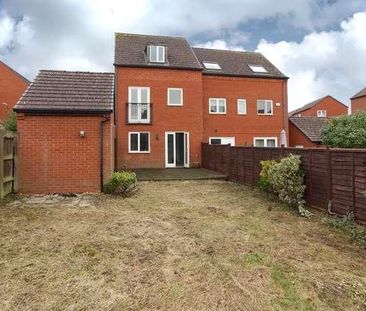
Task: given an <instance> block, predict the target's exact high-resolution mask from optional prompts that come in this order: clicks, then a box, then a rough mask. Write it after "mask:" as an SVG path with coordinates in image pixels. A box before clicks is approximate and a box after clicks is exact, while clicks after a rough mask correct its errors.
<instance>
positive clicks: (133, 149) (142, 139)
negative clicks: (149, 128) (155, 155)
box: [128, 132, 150, 153]
mask: <svg viewBox="0 0 366 311" xmlns="http://www.w3.org/2000/svg"><path fill="white" fill-rule="evenodd" d="M128 152H129V153H150V133H149V132H128Z"/></svg>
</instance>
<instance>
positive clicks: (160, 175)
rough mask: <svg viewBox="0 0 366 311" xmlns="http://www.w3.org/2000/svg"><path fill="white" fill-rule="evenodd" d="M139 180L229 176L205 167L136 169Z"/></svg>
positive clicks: (222, 177) (219, 177)
mask: <svg viewBox="0 0 366 311" xmlns="http://www.w3.org/2000/svg"><path fill="white" fill-rule="evenodd" d="M134 171H135V173H136V175H137V179H138V180H139V181H152V180H155V181H159V180H204V179H226V178H227V176H226V175H224V174H221V173H218V172H214V171H210V170H207V169H205V168H166V169H165V168H162V169H160V168H152V169H135V170H134Z"/></svg>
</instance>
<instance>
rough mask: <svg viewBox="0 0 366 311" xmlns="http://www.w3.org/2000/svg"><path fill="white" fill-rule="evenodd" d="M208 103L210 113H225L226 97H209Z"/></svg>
mask: <svg viewBox="0 0 366 311" xmlns="http://www.w3.org/2000/svg"><path fill="white" fill-rule="evenodd" d="M208 103H209V113H210V114H226V98H210V99H209V100H208Z"/></svg>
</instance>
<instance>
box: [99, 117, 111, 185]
mask: <svg viewBox="0 0 366 311" xmlns="http://www.w3.org/2000/svg"><path fill="white" fill-rule="evenodd" d="M110 119H111V118H110V116H109V115H104V119H103V120H102V121H100V124H99V136H100V139H99V142H100V148H99V150H100V164H99V166H100V191H103V184H104V155H103V153H104V152H103V151H104V148H103V146H104V131H103V125H104V123H106V122H108V121H110Z"/></svg>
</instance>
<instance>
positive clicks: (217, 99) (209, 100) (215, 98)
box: [208, 97, 227, 114]
mask: <svg viewBox="0 0 366 311" xmlns="http://www.w3.org/2000/svg"><path fill="white" fill-rule="evenodd" d="M211 100H215V101H216V108H217V112H212V111H211ZM219 100H223V101H224V103H225V106H224V107H225V111H224V112H220V111H219V105H218V103H219ZM208 113H209V114H226V113H227V107H226V98H219V97H210V98H209V99H208Z"/></svg>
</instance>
